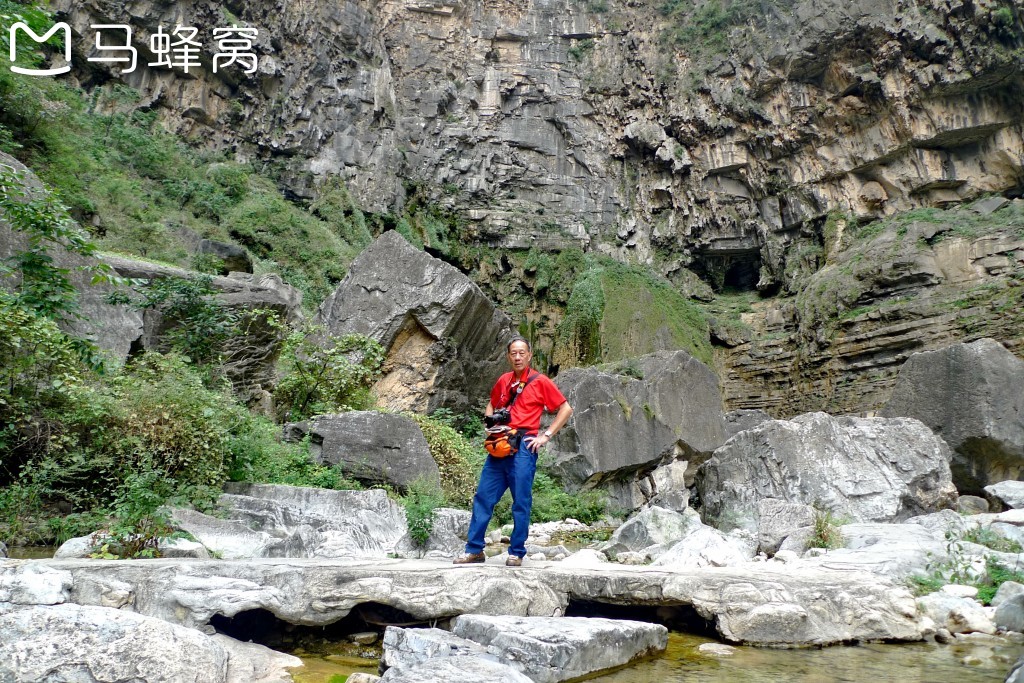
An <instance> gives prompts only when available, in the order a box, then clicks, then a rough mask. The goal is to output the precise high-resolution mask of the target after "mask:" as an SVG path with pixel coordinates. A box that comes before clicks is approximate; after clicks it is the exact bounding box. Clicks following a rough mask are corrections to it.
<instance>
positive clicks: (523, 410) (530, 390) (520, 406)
mask: <svg viewBox="0 0 1024 683" xmlns="http://www.w3.org/2000/svg"><path fill="white" fill-rule="evenodd" d="M528 372H529V374H528V375H525V376H524V377H523V381H524V382H525V381H526V380H527V379H528V378H530V377H536V379H534V380H533V381H532V382H530V383H529V384H528V385H527V386H526V388H525V389H523V391H522V393H520V394H519V398H517V399H516V402H515V405H513V406H512V421H511V422H510V423H509V426H510V427H513V428H523V429H526V431H527V432H528V433H530V434H536V433H537V431H538V430H540V416H541V414H542V413H543V412H544V411H545V410H547V411H548V412H549V413H553V412H555V411H556V410H558V409H559V408H560V407H561V405H562V404H563V403H565V396H562V392H561V391H559V390H558V387H556V386H555V383H554V382H552V381H551V380H550V379H548V378H547V376H546V375H543V374H541V373H539V372H537V371H536V370H529V371H528ZM517 383H518V380H517V378H516V376H515V373H512V372H506V373H505V374H504V375H502V376H501V377H499V378H498V381H497V382H495V383H494V388H493V389H491V407H492V408H494V409H495V410H498V409H499V408H504V407H505V406H506V405H508V402H509V399H511V398H512V396H513V395H514V393H513V392H514V391H515V388H516V385H517Z"/></svg>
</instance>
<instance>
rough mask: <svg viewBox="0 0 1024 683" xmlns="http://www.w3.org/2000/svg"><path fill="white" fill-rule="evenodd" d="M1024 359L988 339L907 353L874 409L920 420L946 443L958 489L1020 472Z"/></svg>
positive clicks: (1023, 463)
mask: <svg viewBox="0 0 1024 683" xmlns="http://www.w3.org/2000/svg"><path fill="white" fill-rule="evenodd" d="M1022 385H1024V361H1022V360H1020V359H1019V358H1017V357H1016V356H1014V355H1013V354H1012V353H1010V352H1009V351H1007V350H1006V349H1005V348H1004V347H1003V346H1002V344H1000V343H999V342H997V341H995V340H993V339H979V340H978V341H975V342H971V343H970V344H953V345H952V346H949V347H947V348H945V349H941V350H939V351H929V352H923V353H915V354H914V355H912V356H911V357H910V358H908V359H907V362H906V363H905V364H904V365H903V367H902V368H901V369H900V374H899V378H898V379H897V381H896V387H895V388H894V390H893V394H892V398H890V399H889V401H888V403H886V405H885V407H884V408H883V409H882V411H881V414H882V415H883V416H887V417H913V418H917V419H918V420H921V421H922V422H924V423H925V424H926V425H928V426H929V427H930V428H931V429H933V430H934V431H935V433H936V434H938V435H939V436H941V437H942V438H943V439H945V441H946V443H948V444H949V447H950V448H951V449H952V450H953V461H952V464H951V468H952V471H953V482H954V483H955V484H956V486H957V489H959V490H960V492H961V493H971V494H975V495H982V491H983V489H984V487H985V486H987V485H988V484H991V483H995V482H1000V481H1003V480H1006V479H1021V478H1024V392H1022V391H1021V386H1022Z"/></svg>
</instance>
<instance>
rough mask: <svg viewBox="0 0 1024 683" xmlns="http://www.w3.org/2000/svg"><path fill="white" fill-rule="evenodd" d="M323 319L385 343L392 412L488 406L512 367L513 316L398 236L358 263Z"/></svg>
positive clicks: (335, 331)
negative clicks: (508, 353) (508, 351)
mask: <svg viewBox="0 0 1024 683" xmlns="http://www.w3.org/2000/svg"><path fill="white" fill-rule="evenodd" d="M315 322H316V323H317V324H319V325H323V326H324V327H325V328H326V331H327V332H328V333H330V334H332V335H343V334H350V333H358V334H363V335H366V336H368V337H372V338H373V339H375V340H377V341H378V342H380V344H381V345H382V346H383V347H384V348H385V349H386V351H387V358H386V360H385V364H384V376H383V377H382V378H381V379H380V380H379V381H378V382H377V385H376V393H377V395H378V397H379V398H380V400H381V402H382V403H383V404H384V406H385V407H386V408H389V409H392V410H415V411H417V412H429V411H431V410H433V409H435V408H439V407H446V408H450V409H452V410H454V411H455V412H463V411H466V410H477V409H480V408H482V407H483V405H484V403H486V401H487V396H488V393H489V392H490V389H491V386H492V385H493V383H494V380H495V379H497V377H498V375H500V374H501V373H502V372H504V371H505V370H506V369H507V368H506V367H505V360H504V353H505V346H504V344H505V342H506V341H507V339H509V338H510V337H511V334H512V329H511V321H510V320H509V318H508V316H506V315H505V314H504V313H502V312H501V311H498V310H497V309H496V308H495V307H494V305H493V304H492V303H491V302H490V301H489V300H488V299H487V297H486V296H485V295H484V293H483V292H482V291H481V290H480V288H479V287H477V286H476V285H475V284H473V282H472V281H471V280H470V279H469V278H468V277H466V276H465V275H463V274H462V273H460V272H459V271H458V269H456V268H455V267H453V266H451V265H449V264H447V263H445V262H444V261H441V260H440V259H436V258H434V257H433V256H430V255H429V254H427V253H426V252H423V251H420V250H419V249H416V248H415V247H414V246H412V245H411V244H409V243H408V242H407V241H406V240H405V238H404V237H402V236H401V235H399V234H398V233H397V232H394V231H390V232H386V233H384V234H383V235H381V236H380V237H378V238H377V240H376V241H374V242H373V244H371V245H370V246H369V247H367V248H366V250H364V251H363V253H362V254H360V255H359V257H358V258H356V260H355V261H353V263H352V266H351V267H350V268H349V272H348V275H347V276H346V277H345V279H344V280H342V282H341V283H340V284H339V285H338V287H337V289H335V290H334V292H333V293H332V294H331V295H330V296H329V297H327V299H326V300H325V301H324V302H323V304H321V306H320V308H319V310H318V311H317V314H316V318H315Z"/></svg>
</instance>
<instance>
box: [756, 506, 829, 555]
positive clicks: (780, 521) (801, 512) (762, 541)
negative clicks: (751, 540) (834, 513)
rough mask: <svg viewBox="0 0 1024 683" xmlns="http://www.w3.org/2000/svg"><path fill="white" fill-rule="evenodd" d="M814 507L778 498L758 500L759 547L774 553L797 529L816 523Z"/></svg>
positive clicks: (766, 551)
mask: <svg viewBox="0 0 1024 683" xmlns="http://www.w3.org/2000/svg"><path fill="white" fill-rule="evenodd" d="M814 514H815V513H814V508H812V507H811V506H810V505H805V504H803V503H790V502H788V501H785V500H779V499H778V498H764V499H762V500H759V501H757V549H758V551H759V552H763V553H766V554H768V555H774V554H775V552H776V551H777V550H779V547H780V546H781V545H782V542H783V541H784V540H786V538H788V537H789V536H790V535H791V534H792V533H793V532H794V531H796V530H797V529H801V528H805V527H809V526H811V525H813V524H814Z"/></svg>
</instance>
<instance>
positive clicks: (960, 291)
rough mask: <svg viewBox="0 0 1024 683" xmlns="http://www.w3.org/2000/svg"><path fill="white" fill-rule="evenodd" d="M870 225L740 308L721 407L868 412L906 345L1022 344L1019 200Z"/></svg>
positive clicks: (1018, 349)
mask: <svg viewBox="0 0 1024 683" xmlns="http://www.w3.org/2000/svg"><path fill="white" fill-rule="evenodd" d="M978 226H984V231H983V232H979V231H978ZM879 228H880V229H879V230H878V231H877V233H876V234H868V235H863V234H861V235H859V236H847V237H846V238H843V239H840V240H839V241H838V242H837V243H836V244H835V245H833V248H832V250H831V251H830V252H829V254H828V256H827V259H828V263H827V264H826V265H825V266H824V267H823V268H822V269H821V270H819V271H818V272H816V273H814V274H813V275H810V276H808V277H807V284H806V286H805V287H804V288H803V290H802V291H801V292H800V293H799V294H797V295H796V296H795V297H786V298H777V299H768V300H765V301H762V302H756V303H755V304H754V306H753V307H752V308H753V310H751V311H750V312H747V313H743V314H742V315H741V317H742V318H743V321H744V322H745V323H746V324H748V325H749V326H750V332H751V333H750V334H749V335H748V337H747V339H745V340H738V339H737V340H734V341H731V342H729V344H728V345H729V347H730V348H723V349H720V355H719V361H720V368H719V370H720V373H721V375H722V379H723V385H724V394H725V400H726V405H727V407H729V408H763V409H766V410H768V411H769V412H771V413H773V414H774V415H776V416H778V417H790V416H793V415H797V414H800V413H804V412H810V411H816V410H824V411H828V412H833V413H851V412H852V413H857V412H860V413H872V412H874V411H876V410H877V409H879V408H880V407H881V406H882V405H884V404H885V403H886V401H887V400H888V399H889V397H890V396H891V395H892V391H893V386H894V385H895V383H896V378H897V375H898V374H899V371H900V367H901V366H902V365H903V363H904V361H906V360H907V358H908V357H909V356H910V355H911V354H913V353H916V352H919V351H931V350H936V349H940V348H943V347H946V346H948V345H950V344H952V343H954V342H957V341H973V340H976V339H981V338H983V337H994V338H995V339H998V340H999V341H1000V342H1002V343H1003V345H1004V346H1006V347H1007V348H1008V349H1009V350H1010V351H1013V352H1014V353H1015V354H1016V355H1017V356H1018V357H1019V356H1022V355H1024V200H1022V199H1015V200H1013V202H1008V201H1007V200H1005V199H1003V198H1001V197H999V198H988V199H983V200H981V201H979V202H976V203H974V204H973V205H971V206H968V207H958V208H956V209H950V210H946V211H938V210H934V211H930V212H923V211H922V212H920V215H919V216H918V217H917V218H916V219H915V218H913V217H910V216H908V217H906V218H904V219H901V220H899V221H893V222H891V223H890V224H887V225H885V224H883V225H882V226H879Z"/></svg>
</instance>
